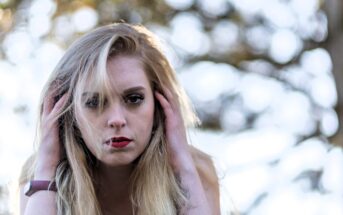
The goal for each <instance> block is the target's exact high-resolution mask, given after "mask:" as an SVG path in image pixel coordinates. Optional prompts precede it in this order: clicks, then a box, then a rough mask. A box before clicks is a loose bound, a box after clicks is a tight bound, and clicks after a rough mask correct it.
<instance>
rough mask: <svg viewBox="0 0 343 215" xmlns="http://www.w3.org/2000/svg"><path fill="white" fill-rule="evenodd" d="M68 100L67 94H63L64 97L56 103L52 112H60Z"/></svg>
mask: <svg viewBox="0 0 343 215" xmlns="http://www.w3.org/2000/svg"><path fill="white" fill-rule="evenodd" d="M66 100H67V94H66V93H65V94H63V95H62V97H61V98H60V99H59V100H58V101H57V102H56V104H55V105H54V107H53V109H52V111H51V113H54V114H55V113H59V112H60V110H61V109H62V107H63V106H64V105H65V103H66Z"/></svg>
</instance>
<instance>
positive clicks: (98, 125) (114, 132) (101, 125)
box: [76, 56, 154, 167]
mask: <svg viewBox="0 0 343 215" xmlns="http://www.w3.org/2000/svg"><path fill="white" fill-rule="evenodd" d="M107 69H108V71H109V79H110V80H109V81H110V83H111V86H110V87H111V95H109V97H110V98H105V102H106V101H107V102H106V104H104V109H103V110H101V111H99V110H98V109H99V104H97V100H96V97H94V93H93V92H86V94H87V97H86V98H85V101H84V102H83V103H84V104H83V114H84V115H85V118H82V117H79V113H76V119H77V121H78V122H79V123H78V124H79V128H80V131H81V134H82V137H83V139H84V141H85V143H86V145H87V147H88V148H89V149H90V151H91V152H92V153H93V155H95V156H96V158H97V159H98V160H99V161H100V163H101V164H102V165H105V166H112V167H116V166H123V165H128V164H130V163H132V162H133V161H134V160H135V159H136V158H137V157H138V156H139V155H140V154H141V153H142V152H143V150H144V149H145V147H146V146H147V144H148V142H149V140H150V136H151V130H152V126H153V118H154V95H153V92H152V89H151V87H150V84H149V80H148V78H147V76H146V75H145V72H144V70H143V68H142V66H141V63H140V61H139V60H138V59H136V58H130V57H124V56H117V57H115V58H113V59H111V60H109V62H108V66H107ZM83 120H87V121H90V122H92V125H93V127H94V128H95V129H96V132H89V131H88V130H87V128H85V127H84V126H83V125H84V124H86V122H83ZM94 134H98V135H99V139H100V140H101V142H96V141H94V136H93V135H94ZM112 137H126V138H128V139H130V140H132V141H131V142H130V143H129V145H127V146H126V147H124V148H120V149H117V148H114V147H111V146H109V145H108V144H106V143H105V142H106V141H108V140H109V139H110V138H112ZM96 140H97V139H96ZM96 147H100V150H101V154H100V155H97V153H96Z"/></svg>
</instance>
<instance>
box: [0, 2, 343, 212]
mask: <svg viewBox="0 0 343 215" xmlns="http://www.w3.org/2000/svg"><path fill="white" fill-rule="evenodd" d="M120 20H123V21H125V22H129V23H141V24H143V25H145V26H147V27H148V28H149V29H150V30H152V31H153V32H155V33H156V34H157V35H158V36H159V37H160V38H161V40H162V43H163V48H164V51H165V54H166V55H167V56H168V59H169V60H170V61H171V63H172V65H173V66H174V68H175V69H176V71H177V73H178V78H179V80H180V82H181V83H182V85H183V86H184V87H185V89H186V91H187V93H188V94H189V96H190V97H191V99H192V101H193V103H194V106H195V109H196V111H197V112H198V114H199V117H200V119H201V120H202V125H201V126H200V127H199V128H196V129H191V130H190V141H191V142H192V144H193V145H195V146H197V147H199V148H200V149H203V150H204V151H206V152H207V153H209V154H210V155H212V156H213V159H214V161H215V164H216V166H217V169H218V174H219V177H220V183H221V198H222V214H233V212H234V211H238V212H239V213H240V214H242V215H275V214H278V215H286V214H287V215H290V214H292V215H298V214H299V215H305V214H306V215H341V214H343V152H342V145H343V130H342V129H343V128H342V127H340V126H339V125H340V124H342V120H343V115H342V114H343V104H342V102H343V85H342V84H343V82H342V79H343V73H342V70H343V1H341V0H326V1H324V0H149V1H148V0H128V1H124V0H103V1H100V0H79V1H72V0H58V1H52V0H0V40H1V47H0V215H5V214H6V215H7V214H15V213H16V212H17V200H16V185H17V178H18V175H19V172H20V168H21V165H22V164H23V162H24V161H25V159H26V158H27V157H28V156H29V155H30V153H31V152H32V151H33V139H34V133H35V122H36V113H37V105H38V100H39V94H40V91H41V89H42V86H43V84H44V82H45V81H46V79H47V77H48V76H49V74H50V72H51V71H52V70H53V68H54V66H55V65H56V63H57V62H58V60H59V59H60V58H61V56H62V55H63V53H64V51H65V49H66V48H67V47H68V46H69V45H70V43H71V42H72V41H74V40H75V39H76V38H77V37H79V36H80V35H82V34H84V33H86V32H88V31H90V30H91V29H94V28H95V27H97V26H99V25H103V24H109V23H112V22H115V21H120Z"/></svg>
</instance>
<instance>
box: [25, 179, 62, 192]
mask: <svg viewBox="0 0 343 215" xmlns="http://www.w3.org/2000/svg"><path fill="white" fill-rule="evenodd" d="M40 190H47V191H54V192H56V191H57V187H56V183H55V182H54V181H45V180H33V181H29V182H27V184H26V185H25V187H24V193H25V195H26V196H31V195H32V194H34V193H35V192H37V191H40Z"/></svg>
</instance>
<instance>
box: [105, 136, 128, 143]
mask: <svg viewBox="0 0 343 215" xmlns="http://www.w3.org/2000/svg"><path fill="white" fill-rule="evenodd" d="M131 140H132V139H130V138H127V137H111V138H109V139H108V140H106V143H110V142H122V141H131Z"/></svg>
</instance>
